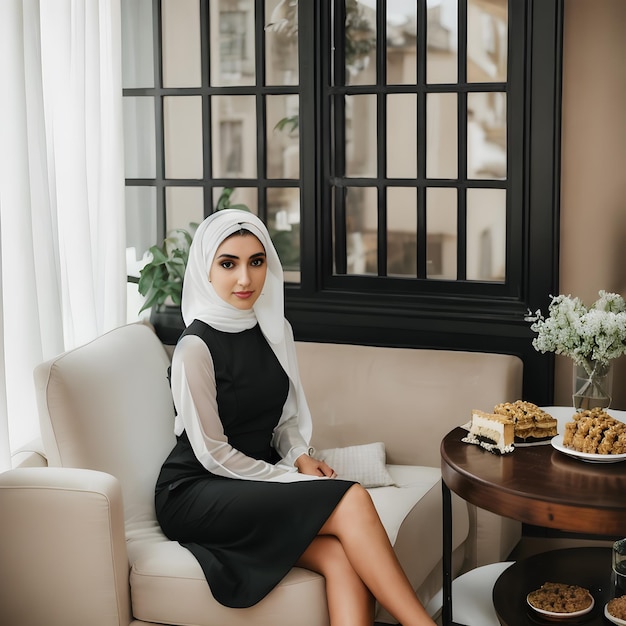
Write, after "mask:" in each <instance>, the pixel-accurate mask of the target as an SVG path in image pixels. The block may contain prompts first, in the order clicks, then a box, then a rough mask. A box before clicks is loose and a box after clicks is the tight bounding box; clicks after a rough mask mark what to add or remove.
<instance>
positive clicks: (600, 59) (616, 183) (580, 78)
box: [555, 0, 626, 409]
mask: <svg viewBox="0 0 626 626" xmlns="http://www.w3.org/2000/svg"><path fill="white" fill-rule="evenodd" d="M563 48H564V50H563V125H562V172H561V252H560V254H561V258H560V289H559V291H560V293H571V294H572V295H577V296H579V297H581V298H582V299H583V300H584V301H585V303H587V304H590V303H591V302H593V301H594V300H595V298H596V297H597V292H598V290H600V289H605V290H607V291H614V292H617V293H621V294H622V295H624V296H626V2H625V1H624V0H600V1H596V2H592V1H590V0H565V23H564V44H563ZM571 370H572V367H571V361H570V360H569V359H567V358H564V357H558V359H557V369H556V379H555V402H556V403H557V404H569V403H570V402H571ZM613 392H614V393H613V404H612V406H613V407H614V408H618V409H626V357H622V358H621V359H620V360H619V361H618V362H617V363H616V366H615V371H614V381H613Z"/></svg>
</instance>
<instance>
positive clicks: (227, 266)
mask: <svg viewBox="0 0 626 626" xmlns="http://www.w3.org/2000/svg"><path fill="white" fill-rule="evenodd" d="M220 265H221V266H222V267H223V268H224V269H225V270H230V269H232V268H233V267H235V264H234V263H233V262H232V261H222V262H221V263H220Z"/></svg>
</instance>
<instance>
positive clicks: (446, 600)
mask: <svg viewBox="0 0 626 626" xmlns="http://www.w3.org/2000/svg"><path fill="white" fill-rule="evenodd" d="M441 495H442V503H443V606H442V610H441V619H442V622H443V626H462V625H461V624H456V623H455V622H454V621H452V495H451V493H450V489H448V486H447V485H446V483H445V482H444V481H443V480H442V481H441Z"/></svg>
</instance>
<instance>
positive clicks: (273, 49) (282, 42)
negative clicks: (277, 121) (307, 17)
mask: <svg viewBox="0 0 626 626" xmlns="http://www.w3.org/2000/svg"><path fill="white" fill-rule="evenodd" d="M265 15H266V16H269V17H268V18H267V25H266V27H265V54H266V61H265V73H266V76H265V82H266V84H267V85H297V84H298V3H297V2H294V1H293V0H265Z"/></svg>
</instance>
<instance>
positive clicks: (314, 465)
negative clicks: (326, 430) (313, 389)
mask: <svg viewBox="0 0 626 626" xmlns="http://www.w3.org/2000/svg"><path fill="white" fill-rule="evenodd" d="M295 396H296V394H295V392H294V390H293V384H291V383H290V384H289V394H288V396H287V401H286V402H285V406H284V407H283V415H282V417H281V419H280V421H279V425H278V426H277V427H276V428H275V430H274V436H273V438H272V445H273V446H274V448H275V449H276V451H277V452H278V454H280V456H281V457H282V459H283V463H285V464H286V465H289V466H292V465H293V466H295V467H296V468H297V469H298V472H300V473H301V474H307V475H310V476H326V477H328V478H335V477H336V476H337V474H335V472H334V470H333V469H332V468H330V467H329V466H328V465H327V464H326V463H324V461H319V460H318V459H316V458H315V450H314V449H313V448H311V447H310V446H307V443H306V441H305V440H304V438H303V437H302V434H301V433H300V428H299V426H298V416H297V410H298V408H297V401H296V397H295Z"/></svg>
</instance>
